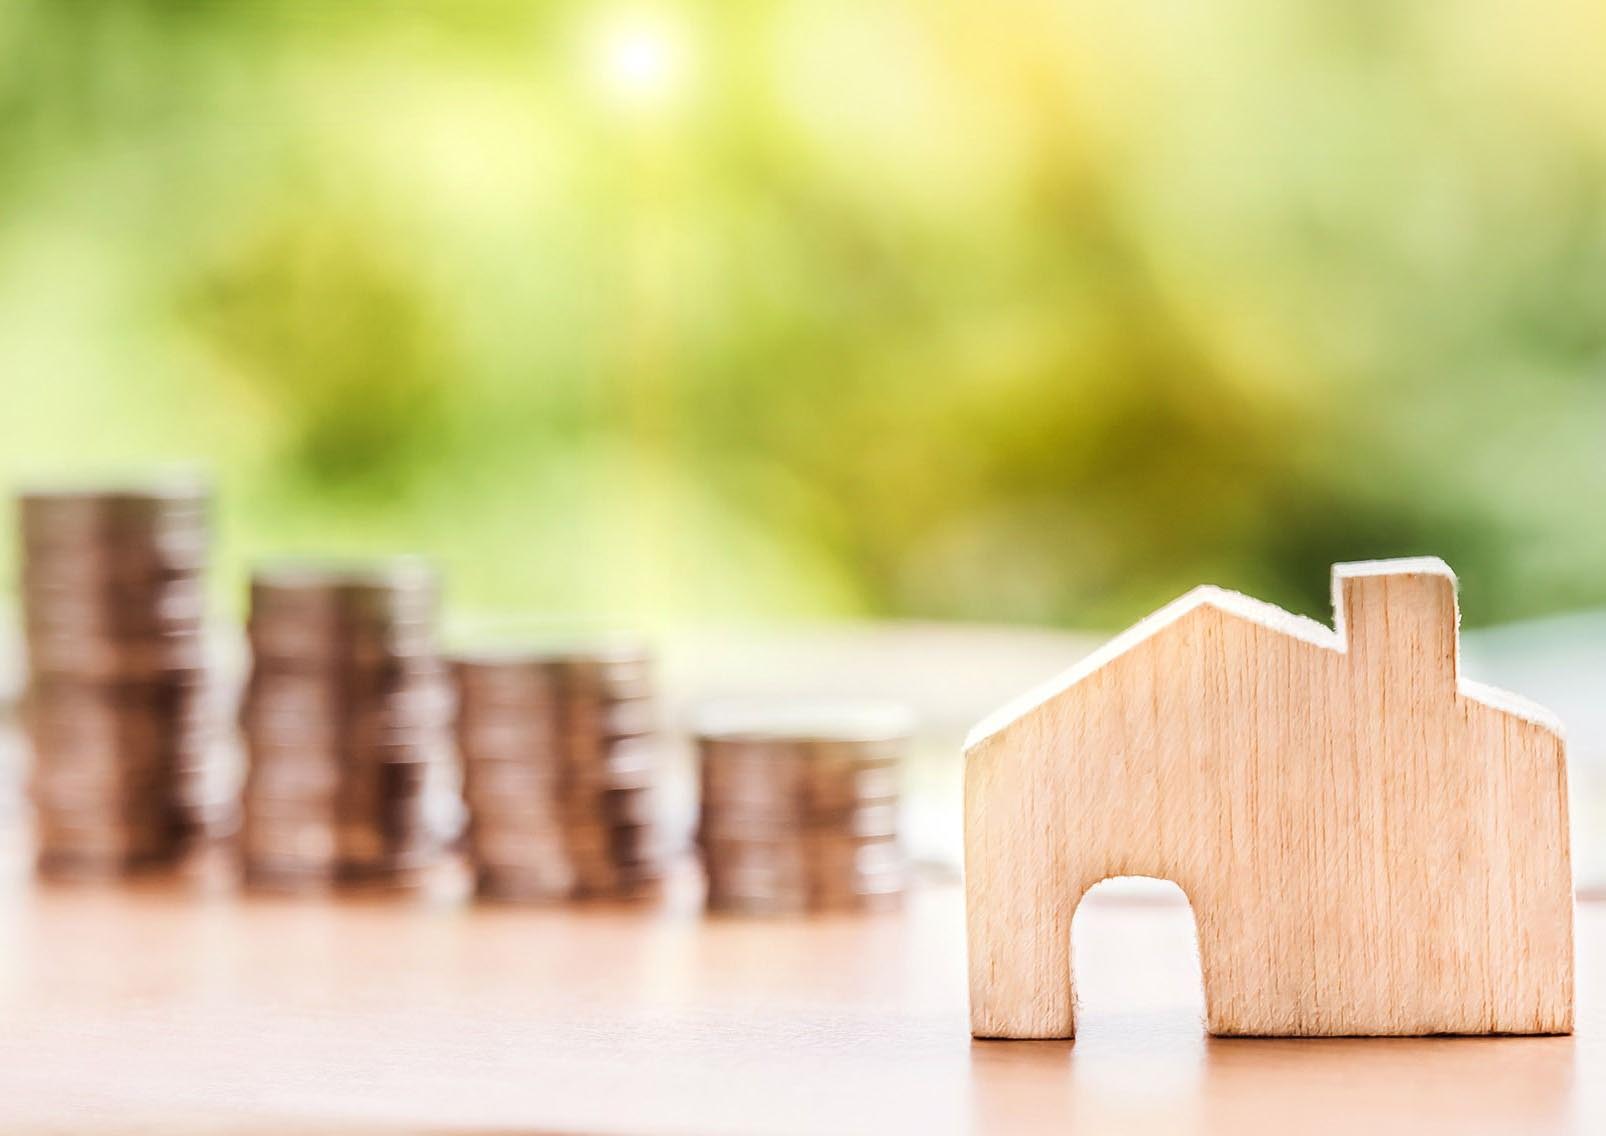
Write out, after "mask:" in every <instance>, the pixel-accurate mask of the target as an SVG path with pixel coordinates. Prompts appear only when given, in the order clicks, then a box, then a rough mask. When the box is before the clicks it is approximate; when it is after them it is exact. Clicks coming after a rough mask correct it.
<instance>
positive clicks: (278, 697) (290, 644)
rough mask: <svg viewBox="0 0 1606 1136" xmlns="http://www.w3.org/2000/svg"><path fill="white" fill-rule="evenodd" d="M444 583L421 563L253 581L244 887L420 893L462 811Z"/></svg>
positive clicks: (307, 568)
mask: <svg viewBox="0 0 1606 1136" xmlns="http://www.w3.org/2000/svg"><path fill="white" fill-rule="evenodd" d="M439 597H440V588H439V583H438V581H437V578H436V576H435V574H434V572H433V571H431V570H430V569H429V567H428V566H427V565H424V564H422V563H420V562H418V561H415V560H409V559H402V560H396V561H386V562H381V563H378V564H373V565H367V566H339V565H318V564H295V563H289V564H279V565H268V566H265V567H262V568H260V569H258V570H257V571H256V572H254V573H253V574H252V578H251V614H250V620H249V624H248V632H249V638H250V642H251V656H252V665H251V678H250V683H249V685H248V688H247V692H246V697H245V700H244V703H243V705H242V708H241V724H242V726H243V729H244V733H245V741H246V751H247V754H248V758H249V772H248V775H247V779H246V789H245V833H244V840H243V844H244V860H245V873H246V879H247V882H249V883H252V884H255V885H258V886H263V887H272V888H278V889H287V890H295V889H300V888H320V887H324V886H327V885H329V884H332V883H335V882H337V881H340V882H348V883H373V884H380V885H386V886H396V887H403V888H406V887H411V886H423V885H424V884H426V883H427V882H428V881H429V879H430V875H431V872H432V871H433V869H435V868H437V867H438V866H439V865H440V864H441V863H442V862H443V861H444V860H445V858H446V853H447V850H448V845H449V843H450V841H451V839H452V838H453V836H454V834H455V832H454V830H455V827H456V826H457V824H458V821H459V817H460V804H459V802H458V798H457V786H456V770H455V766H454V763H453V760H452V751H451V738H450V723H451V691H450V684H449V682H448V681H447V678H448V676H447V672H446V670H445V666H444V664H443V662H442V661H441V657H440V653H439V648H438V645H437V638H436V622H437V612H438V607H439Z"/></svg>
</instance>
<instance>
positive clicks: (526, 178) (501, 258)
mask: <svg viewBox="0 0 1606 1136" xmlns="http://www.w3.org/2000/svg"><path fill="white" fill-rule="evenodd" d="M1603 44H1606V12H1603V10H1602V9H1601V8H1600V6H1599V5H1598V4H1587V3H1580V2H1578V0H1543V2H1541V3H1539V4H1537V5H1528V6H1522V7H1511V6H1504V7H1502V6H1478V7H1475V8H1458V7H1453V6H1452V7H1445V6H1443V5H1433V4H1428V3H1425V2H1413V3H1406V4H1400V5H1387V6H1383V5H1361V6H1353V5H1352V6H1342V7H1335V6H1323V5H1294V6H1288V5H1270V4H1264V3H1256V2H1253V0H1229V2H1227V3H1225V4H1212V5H1181V4H1161V5H1158V6H1156V5H1136V6H1132V5H1128V6H1121V5H1117V6H1111V5H1107V4H1094V3H1091V2H1075V0H1073V2H1071V3H1068V4H1067V3H1054V4H1049V3H1037V2H1033V0H1010V2H1006V3H1003V4H999V5H982V6H977V5H970V4H961V3H958V2H957V0H870V2H868V3H867V2H864V0H855V2H853V3H847V2H846V0H792V2H789V3H762V4H713V3H700V4H699V3H691V2H686V3H678V4H677V3H660V4H648V5H643V6H636V7H628V6H627V7H618V8H612V7H609V6H607V5H596V4H581V3H546V4H535V5H530V4H519V3H512V2H510V0H473V2H463V0H455V2H451V3H448V2H445V0H409V2H404V3H395V4H366V3H365V4H357V3H314V2H313V0H264V2H257V3H252V4H225V3H199V2H183V3H179V2H174V0H166V2H160V3H158V2H155V0H146V2H143V3H136V2H133V0H124V2H114V0H100V2H91V0H78V2H75V3H59V2H47V0H10V2H9V3H5V4H0V382H3V383H4V389H5V391H6V401H5V404H4V409H5V413H4V414H3V415H0V453H3V454H4V455H5V456H4V459H3V464H4V467H5V469H6V470H8V471H9V472H11V473H13V474H19V475H20V474H23V473H28V472H34V471H38V470H40V469H56V468H64V467H74V466H80V465H88V466H92V467H94V468H107V467H115V466H125V467H126V466H130V465H139V464H144V463H149V462H152V461H157V460H163V459H196V460H200V461H203V462H206V463H208V464H210V465H212V466H214V467H215V468H216V469H217V470H218V471H219V474H220V479H221V483H222V487H223V489H224V492H225V494H226V512H225V516H226V521H227V523H226V526H225V530H224V538H225V547H224V551H225V556H226V563H227V566H228V567H229V568H230V569H231V570H233V569H237V568H238V566H239V564H240V562H241V561H242V560H244V559H246V558H249V557H250V556H253V555H257V554H260V553H263V552H268V551H283V550H312V549H324V548H327V549H329V550H331V551H342V552H359V551H365V550H375V549H384V548H418V549H421V550H422V551H426V552H430V553H433V554H435V555H437V556H439V557H441V558H442V559H443V560H444V561H446V563H447V566H448V568H449V569H450V570H451V572H452V575H453V580H454V595H455V598H456V599H457V600H458V601H459V602H461V603H463V604H469V605H478V606H483V607H511V606H526V605H527V606H534V607H538V608H569V609H604V608H608V609H615V610H619V609H624V610H629V611H633V612H635V613H637V614H651V615H677V614H697V615H702V616H709V615H718V616H723V615H737V614H747V615H751V614H755V613H764V614H774V615H789V614H821V613H838V612H842V613H888V614H897V615H911V616H944V617H961V618H987V619H1017V620H1051V621H1058V622H1065V623H1078V624H1095V623H1104V624H1113V623H1117V622H1120V621H1122V620H1126V619H1129V618H1131V617H1132V616H1134V615H1136V614H1138V613H1140V612H1141V611H1143V610H1145V609H1147V608H1149V607H1152V606H1154V605H1155V604H1156V603H1158V602H1160V601H1163V600H1164V599H1166V598H1169V597H1170V596H1171V595H1173V594H1175V593H1177V592H1178V591H1180V590H1182V589H1184V588H1186V587H1188V586H1190V585H1192V584H1194V583H1197V582H1200V581H1201V580H1212V581H1214V582H1218V583H1222V584H1226V585H1229V586H1235V587H1239V588H1243V589H1246V590H1250V591H1253V592H1255V593H1257V594H1260V595H1263V596H1265V597H1266V598H1269V599H1273V600H1277V601H1281V602H1284V603H1286V604H1289V605H1291V606H1294V607H1296V608H1299V609H1301V610H1304V611H1307V612H1309V613H1311V614H1315V615H1318V616H1321V615H1324V614H1325V608H1326V594H1325V593H1326V568H1327V564H1328V563H1329V562H1331V561H1333V560H1336V559H1353V558H1360V557H1367V556H1383V555H1396V554H1413V553H1424V552H1435V553H1438V554H1440V555H1443V556H1445V557H1446V558H1448V559H1449V560H1451V562H1452V563H1453V564H1455V566H1456V567H1457V568H1458V569H1459V570H1460V571H1461V572H1462V574H1463V576H1464V577H1465V579H1466V584H1467V590H1468V593H1469V595H1468V602H1469V614H1470V615H1471V616H1472V617H1473V618H1474V619H1477V620H1489V619H1497V618H1508V617H1514V616H1521V615H1526V614H1531V613H1537V612H1543V611H1548V610H1555V609H1559V608H1563V607H1569V606H1575V605H1581V604H1596V603H1600V602H1602V601H1603V600H1606V524H1603V523H1602V518H1603V517H1606V117H1603V116H1602V115H1601V114H1600V113H1599V111H1600V108H1601V107H1602V106H1606V47H1602V45H1603Z"/></svg>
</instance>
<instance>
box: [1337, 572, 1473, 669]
mask: <svg viewBox="0 0 1606 1136" xmlns="http://www.w3.org/2000/svg"><path fill="white" fill-rule="evenodd" d="M1333 608H1334V611H1335V612H1336V619H1337V626H1338V633H1339V636H1340V637H1341V638H1342V639H1343V640H1344V645H1345V650H1346V651H1347V652H1348V654H1349V656H1350V666H1351V667H1352V668H1354V669H1356V670H1358V671H1359V672H1360V673H1361V674H1364V675H1366V676H1368V680H1369V683H1370V684H1371V685H1372V688H1373V689H1374V690H1379V691H1380V692H1381V691H1386V690H1390V689H1397V688H1398V689H1407V690H1417V691H1420V692H1421V693H1422V694H1424V695H1431V696H1433V697H1454V695H1455V690H1456V672H1457V669H1458V663H1459V656H1460V644H1459V640H1458V633H1459V631H1460V623H1461V613H1460V609H1459V608H1458V607H1457V606H1456V596H1455V573H1454V572H1452V571H1450V566H1449V565H1448V564H1446V563H1445V562H1444V561H1442V560H1440V559H1438V558H1437V557H1422V558H1419V559H1414V560H1368V561H1363V562H1361V563H1357V564H1337V565H1334V567H1333Z"/></svg>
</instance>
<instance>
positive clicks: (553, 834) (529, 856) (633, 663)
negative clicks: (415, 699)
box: [456, 639, 662, 901]
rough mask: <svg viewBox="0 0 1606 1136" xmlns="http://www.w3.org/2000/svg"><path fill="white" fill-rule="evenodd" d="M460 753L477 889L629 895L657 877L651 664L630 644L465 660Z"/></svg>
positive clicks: (529, 895) (578, 645)
mask: <svg viewBox="0 0 1606 1136" xmlns="http://www.w3.org/2000/svg"><path fill="white" fill-rule="evenodd" d="M456 671H457V682H458V723H457V737H458V748H459V752H460V753H461V754H462V758H463V770H464V792H465V795H466V797H467V801H468V808H469V847H470V850H471V852H472V854H473V858H474V864H475V871H476V876H477V881H478V890H479V892H480V894H482V895H485V896H488V897H493V898H500V899H511V900H532V901H536V900H561V899H570V898H616V899H623V898H635V897H639V896H644V895H649V894H651V893H652V892H653V890H654V889H655V887H656V885H657V883H658V882H659V880H660V879H661V874H662V862H661V856H660V854H659V848H658V845H657V840H656V835H657V826H656V824H655V822H654V815H653V814H654V802H655V798H654V792H655V789H656V785H657V779H658V772H659V763H658V760H657V752H656V739H655V738H654V736H653V728H654V722H653V719H654V702H653V698H652V682H651V660H650V658H649V655H648V653H647V651H646V650H645V649H644V648H643V647H641V646H640V645H639V644H635V643H633V642H630V641H625V640H613V639H606V640H597V641H585V642H571V643H565V644H561V645H554V646H549V647H545V648H538V649H532V650H527V651H499V652H494V653H486V654H477V655H465V656H462V657H460V658H459V659H458V660H457V663H456Z"/></svg>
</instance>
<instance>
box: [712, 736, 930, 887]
mask: <svg viewBox="0 0 1606 1136" xmlns="http://www.w3.org/2000/svg"><path fill="white" fill-rule="evenodd" d="M911 730H912V721H911V718H910V716H909V715H908V713H907V712H906V711H904V710H903V709H902V708H901V707H896V706H883V705H868V704H866V705H857V704H855V705H845V706H817V707H807V706H793V707H770V708H767V707H763V706H740V705H722V706H714V707H709V708H707V709H706V710H705V711H704V712H703V713H702V714H701V715H699V718H698V722H697V726H696V732H697V748H698V754H699V759H700V780H701V790H702V814H701V818H700V821H699V823H698V831H697V840H698V846H699V849H700V850H701V853H702V860H703V867H704V871H705V873H706V875H707V878H708V906H709V908H710V909H711V910H714V911H726V912H740V913H748V914H783V913H792V912H804V911H833V910H834V911H843V910H850V911H868V910H879V909H882V908H887V907H892V906H896V905H897V903H898V902H899V901H900V899H901V896H902V892H903V886H904V864H903V857H902V855H901V853H900V850H899V847H898V828H897V818H898V781H899V765H900V764H901V761H902V757H903V754H904V751H905V750H906V748H907V746H908V739H909V736H910V733H911Z"/></svg>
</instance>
